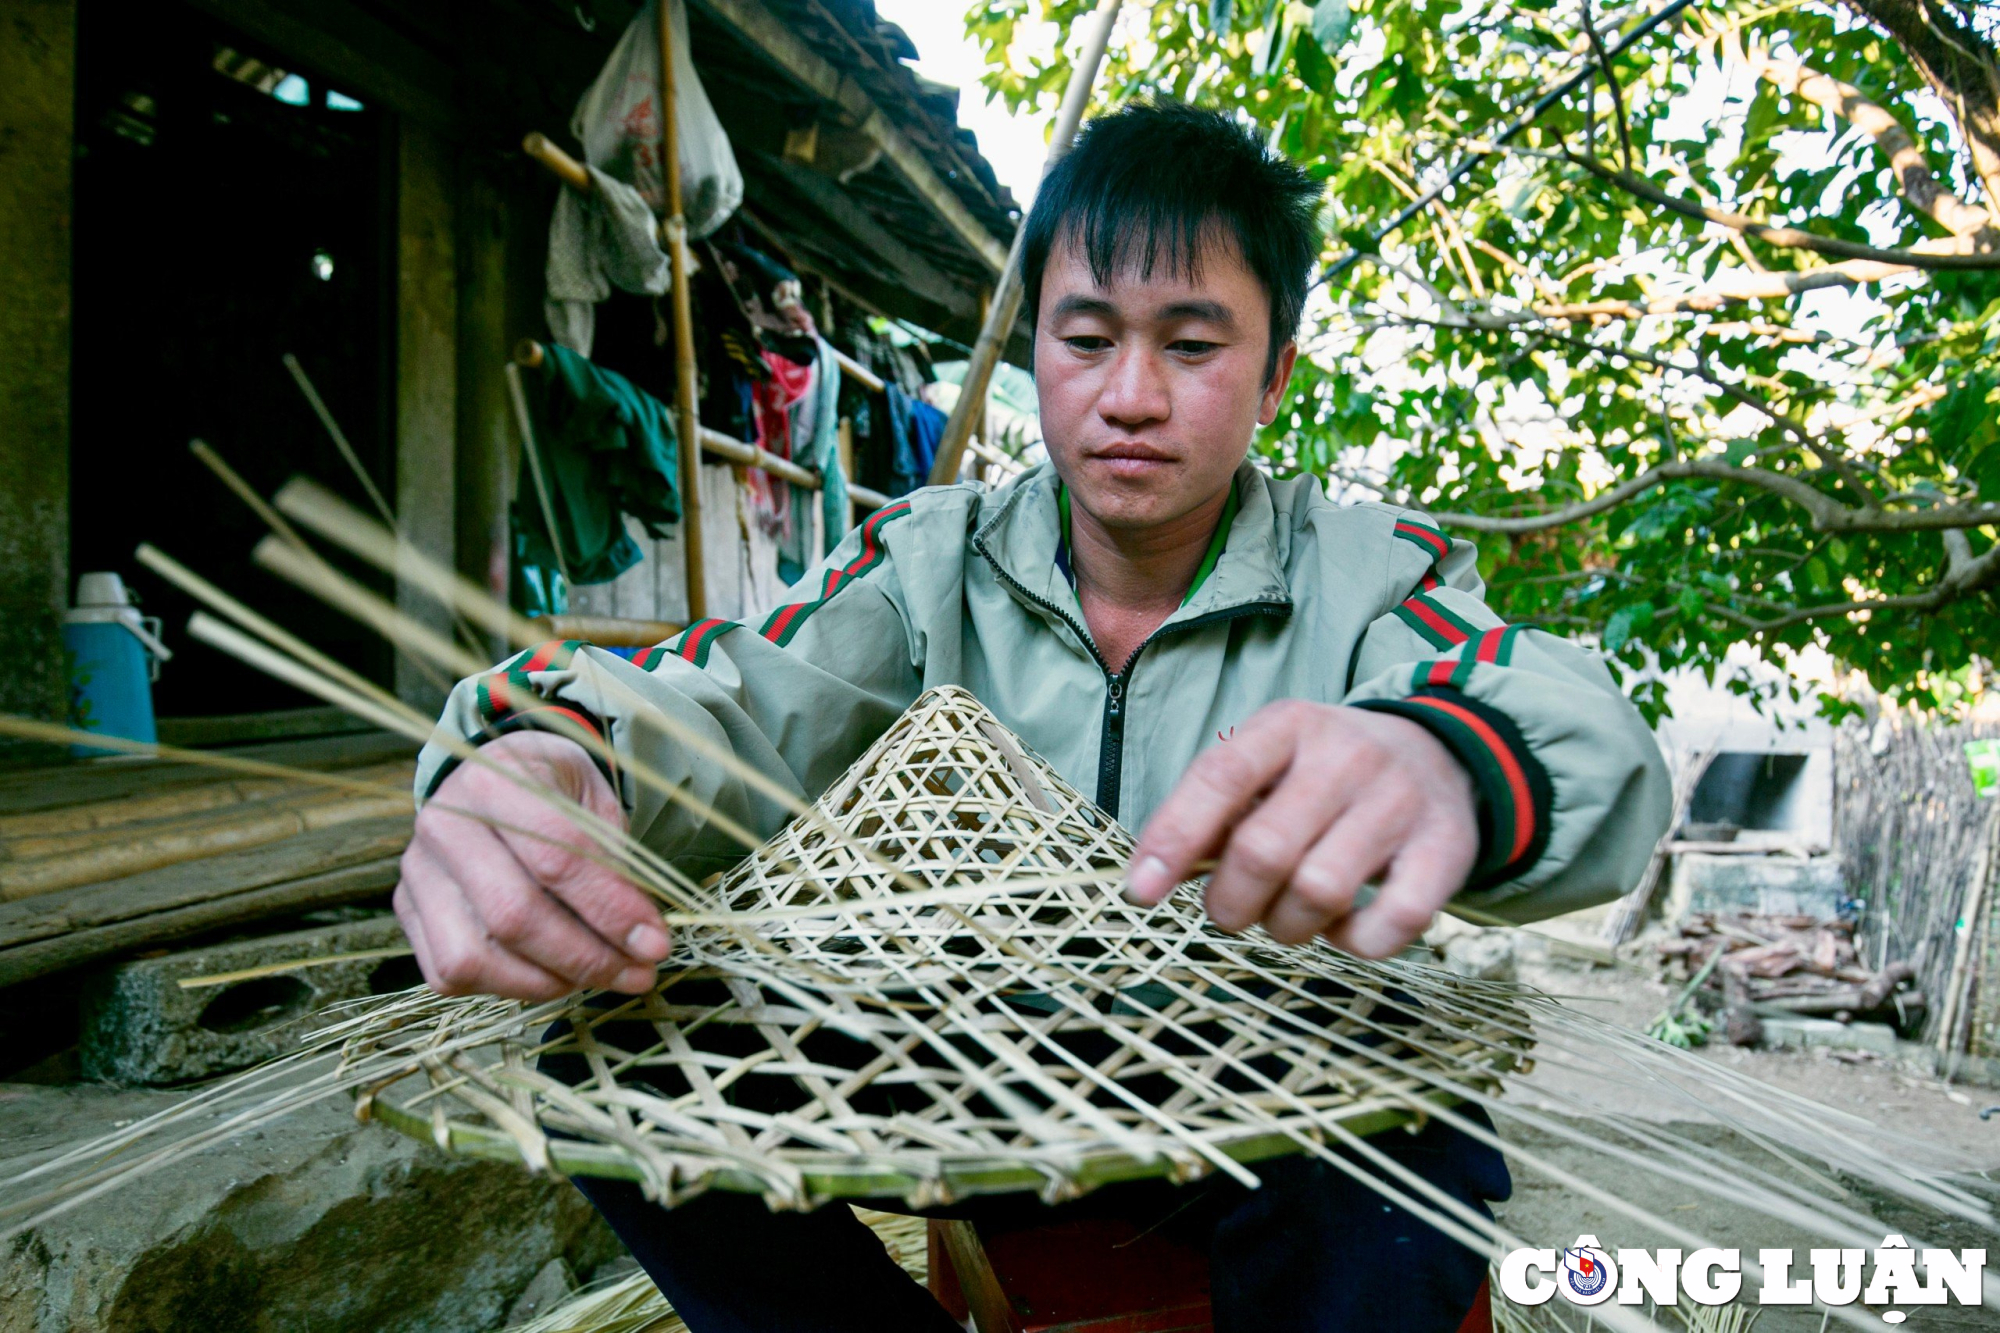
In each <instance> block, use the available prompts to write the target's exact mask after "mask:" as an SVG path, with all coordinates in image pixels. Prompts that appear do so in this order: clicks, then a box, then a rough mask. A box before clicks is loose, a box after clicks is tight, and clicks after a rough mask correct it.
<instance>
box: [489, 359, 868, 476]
mask: <svg viewBox="0 0 2000 1333" xmlns="http://www.w3.org/2000/svg"><path fill="white" fill-rule="evenodd" d="M545 355H546V353H545V352H544V351H543V349H542V345H541V344H540V343H538V342H536V341H535V340H534V339H533V338H523V339H521V341H520V342H519V343H517V344H515V347H514V363H515V364H516V365H519V366H522V367H524V368H525V369H528V370H539V369H541V365H542V359H543V357H544V356H545ZM699 429H700V434H701V448H702V452H704V453H708V454H713V455H714V456H715V457H717V458H720V459H722V460H723V461H724V462H728V463H740V464H742V465H743V466H744V467H758V468H762V469H764V471H766V472H768V473H770V474H771V475H772V476H774V477H776V478H778V479H779V480H780V481H787V482H790V483H791V484H792V485H794V486H797V487H800V488H801V489H804V490H808V491H816V490H819V489H820V488H821V487H822V486H823V485H824V484H825V483H824V481H823V480H822V479H821V477H820V475H819V473H817V472H814V471H813V470H812V469H811V468H804V467H800V466H799V465H798V464H797V463H794V462H792V461H791V460H790V459H788V458H780V457H778V456H777V455H776V454H774V453H772V452H771V451H770V450H768V449H765V448H763V447H761V446H759V445H755V444H751V443H749V442H748V441H745V440H738V439H734V438H732V437H730V436H728V435H724V434H723V433H722V432H721V431H719V430H711V429H709V428H708V427H707V426H702V427H700V428H699ZM847 493H848V495H849V496H850V497H851V498H852V499H853V501H854V503H855V504H856V505H857V506H859V507H860V508H863V509H880V508H881V507H882V506H883V505H886V504H888V503H889V497H888V496H886V495H884V494H882V492H880V491H875V490H870V489H869V488H868V487H866V486H857V485H855V484H854V483H853V482H851V481H850V482H848V483H847Z"/></svg>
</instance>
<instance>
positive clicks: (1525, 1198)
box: [1495, 940, 2000, 1333]
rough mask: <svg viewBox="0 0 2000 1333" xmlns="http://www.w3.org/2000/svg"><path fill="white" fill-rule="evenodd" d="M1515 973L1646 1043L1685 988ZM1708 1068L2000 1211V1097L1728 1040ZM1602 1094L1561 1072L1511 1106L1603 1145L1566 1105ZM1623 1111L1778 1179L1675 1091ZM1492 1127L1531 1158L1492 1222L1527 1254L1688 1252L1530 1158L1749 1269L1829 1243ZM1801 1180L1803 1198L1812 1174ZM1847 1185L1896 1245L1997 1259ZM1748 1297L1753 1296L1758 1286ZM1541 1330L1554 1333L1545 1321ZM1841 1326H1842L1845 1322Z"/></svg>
mask: <svg viewBox="0 0 2000 1333" xmlns="http://www.w3.org/2000/svg"><path fill="white" fill-rule="evenodd" d="M1516 967H1517V972H1518V975H1519V979H1520V980H1521V981H1524V982H1526V983H1528V984H1530V985H1533V986H1536V987H1538V988H1540V989H1542V990H1544V991H1546V992H1548V993H1550V994H1554V995H1558V996H1562V997H1564V998H1565V999H1566V1000H1567V1001H1568V1002H1569V1003H1570V1004H1571V1005H1572V1006H1573V1007H1574V1008H1576V1009H1578V1010H1581V1011H1583V1012H1587V1013H1590V1014H1593V1015H1595V1016H1596V1017H1598V1018H1601V1019H1603V1020H1604V1021H1606V1022H1609V1023H1612V1024H1615V1025H1617V1026H1619V1027H1623V1028H1627V1029H1631V1030H1634V1031H1643V1030H1644V1029H1645V1028H1646V1026H1647V1025H1648V1024H1649V1023H1650V1022H1651V1021H1652V1020H1653V1018H1654V1016H1655V1015H1657V1014H1658V1013H1659V1012H1660V1011H1661V1009H1663V1008H1664V1007H1665V1006H1666V1004H1667V1002H1668V1000H1669V999H1670V998H1671V996H1672V993H1673V988H1670V987H1669V986H1667V985H1665V984H1662V983H1660V982H1657V981H1654V980H1653V979H1652V978H1651V976H1650V975H1649V973H1648V971H1647V970H1645V969H1644V968H1643V967H1641V966H1634V965H1632V964H1629V963H1626V964H1620V965H1618V966H1616V967H1599V966H1591V965H1588V964H1586V963H1583V962H1580V961H1577V960H1574V959H1571V958H1566V957H1562V956H1557V955H1555V954H1553V953H1552V952H1551V951H1550V950H1549V949H1548V948H1546V947H1545V946H1544V945H1542V944H1541V943H1539V942H1537V941H1533V940H1530V941H1527V942H1525V943H1524V944H1523V945H1522V946H1521V947H1520V948H1519V949H1518V950H1517V958H1516ZM1907 1054H1909V1052H1907V1051H1906V1052H1905V1055H1907ZM1696 1057H1697V1059H1698V1060H1700V1061H1707V1062H1713V1063H1715V1064H1718V1065H1721V1066H1725V1067H1727V1068H1729V1069H1731V1070H1733V1071H1736V1072H1737V1073H1740V1074H1745V1075H1748V1076H1750V1077H1751V1078H1754V1079H1757V1080H1759V1081H1761V1082H1763V1083H1765V1084H1768V1085H1770V1086H1771V1087H1773V1088H1777V1089H1781V1090H1783V1091H1785V1092H1788V1093H1792V1094H1796V1095H1797V1096H1800V1097H1805V1098H1809V1099H1811V1100H1812V1101H1814V1102H1817V1103H1819V1104H1821V1105H1823V1106H1825V1107H1827V1108H1829V1110H1830V1111H1832V1112H1839V1113H1844V1114H1845V1115H1846V1116H1852V1117H1860V1120H1859V1121H1848V1122H1846V1123H1845V1124H1844V1126H1843V1127H1844V1128H1845V1129H1846V1130H1847V1132H1848V1133H1850V1134H1853V1135H1855V1136H1856V1137H1859V1138H1862V1139H1866V1140H1869V1141H1871V1142H1875V1143H1877V1144H1878V1145H1881V1146H1883V1147H1884V1148H1885V1149H1887V1148H1889V1147H1890V1146H1891V1145H1894V1146H1895V1147H1896V1148H1897V1149H1898V1150H1899V1151H1898V1152H1897V1154H1896V1155H1898V1156H1899V1157H1903V1158H1905V1159H1906V1160H1913V1161H1916V1162H1919V1163H1921V1164H1922V1166H1923V1168H1924V1169H1926V1170H1930V1171H1944V1172H1950V1173H1952V1174H1954V1175H1955V1176H1956V1177H1957V1178H1958V1180H1959V1181H1960V1182H1962V1183H1964V1184H1965V1185H1966V1186H1967V1188H1968V1189H1971V1190H1972V1191H1973V1192H1976V1193H1981V1194H1984V1195H1985V1196H1986V1197H1987V1198H1989V1199H1996V1198H2000V1186H1996V1185H1995V1184H1994V1183H1993V1182H2000V1089H1996V1088H1984V1087H1976V1086H1965V1085H1955V1086H1948V1085H1946V1084H1945V1083H1944V1082H1943V1081H1942V1080H1940V1079H1939V1078H1937V1077H1936V1076H1935V1075H1933V1074H1930V1073H1928V1072H1920V1069H1919V1066H1917V1065H1916V1064H1915V1063H1913V1062H1907V1061H1906V1060H1905V1059H1903V1058H1900V1057H1882V1056H1877V1055H1872V1054H1861V1053H1857V1052H1839V1053H1835V1052H1831V1051H1827V1050H1824V1049H1819V1050H1810V1051H1799V1050H1767V1049H1745V1048H1738V1047H1732V1046H1728V1045H1726V1044H1724V1043H1722V1042H1720V1041H1719V1040H1718V1041H1716V1042H1715V1043H1714V1044H1712V1045H1710V1046H1707V1047H1704V1048H1701V1049H1700V1050H1698V1051H1697V1052H1696ZM1602 1094H1603V1088H1602V1086H1601V1085H1599V1084H1597V1083H1596V1081H1595V1080H1594V1079H1593V1078H1590V1077H1587V1076H1585V1075H1583V1074H1580V1073H1578V1072H1576V1071H1575V1070H1573V1069H1565V1068H1564V1067H1563V1063H1562V1062H1561V1061H1560V1060H1556V1059H1547V1060H1543V1061H1540V1062H1538V1063H1537V1065H1536V1067H1535V1069H1534V1071H1533V1072H1532V1073H1531V1074H1529V1075H1528V1076H1527V1077H1525V1078H1522V1079H1519V1080H1516V1081H1514V1082H1513V1083H1510V1085H1509V1088H1508V1091H1507V1094H1506V1097H1505V1102H1506V1103H1507V1104H1510V1105H1518V1106H1521V1107H1523V1108H1525V1109H1528V1110H1532V1111H1536V1112H1542V1113H1546V1114H1549V1115H1551V1116H1554V1117H1560V1118H1561V1119H1562V1120H1563V1121H1564V1122H1565V1123H1566V1124H1568V1125H1570V1126H1573V1127H1575V1128H1578V1129H1582V1130H1584V1131H1585V1135H1586V1137H1587V1136H1588V1135H1589V1134H1590V1133H1592V1132H1593V1131H1592V1129H1591V1127H1590V1125H1589V1122H1588V1121H1587V1120H1579V1119H1577V1118H1576V1117H1575V1114H1574V1113H1575V1109H1576V1108H1575V1106H1574V1104H1573V1103H1572V1102H1570V1101H1569V1098H1570V1097H1571V1096H1576V1095H1582V1096H1587V1097H1591V1096H1594V1097H1597V1098H1600V1099H1601V1097H1602ZM1986 1107H1994V1108H1996V1109H1995V1113H1994V1117H1993V1118H1992V1119H1991V1120H1985V1121H1982V1120H1981V1119H1980V1118H1979V1112H1980V1111H1981V1110H1982V1109H1984V1108H1986ZM1616 1109H1617V1110H1618V1111H1620V1112H1623V1113H1625V1114H1629V1115H1632V1116H1635V1117H1638V1118H1640V1119H1643V1120H1645V1121H1648V1122H1652V1123H1654V1124H1656V1125H1658V1126H1659V1127H1660V1128H1661V1129H1662V1130H1663V1131H1666V1132H1667V1133H1668V1134H1670V1135H1673V1136H1676V1137H1679V1138H1682V1139H1684V1140H1686V1141H1690V1142H1694V1143H1698V1144H1700V1145H1702V1146H1703V1147H1704V1148H1705V1149H1712V1150H1715V1151H1718V1152H1721V1153H1723V1154H1727V1155H1730V1156H1733V1157H1737V1158H1740V1159H1742V1160H1744V1161H1746V1162H1751V1163H1755V1164H1756V1165H1758V1166H1759V1167H1763V1168H1771V1167H1773V1165H1774V1163H1773V1159H1772V1158H1771V1157H1769V1156H1768V1155H1767V1154H1765V1153H1763V1152H1762V1151H1760V1150H1759V1149H1758V1148H1757V1147H1756V1146H1755V1145H1754V1144H1752V1143H1751V1142H1749V1141H1748V1140H1747V1139H1745V1138H1744V1137H1743V1136H1741V1135H1739V1134H1735V1133H1732V1132H1731V1131H1729V1130H1727V1129H1724V1128H1722V1127H1721V1126H1719V1125H1716V1124H1714V1123H1712V1122H1710V1123H1703V1116H1702V1111H1703V1110H1704V1108H1703V1107H1701V1106H1700V1105H1698V1104H1691V1103H1690V1102H1689V1101H1688V1100H1687V1099H1685V1098H1684V1097H1681V1098H1677V1097H1676V1096H1675V1095H1673V1094H1672V1093H1670V1092H1666V1091H1649V1090H1647V1089H1645V1088H1642V1087H1633V1088H1631V1089H1629V1090H1627V1089H1621V1090H1620V1094H1619V1100H1618V1101H1617V1104H1616ZM1495 1118H1496V1122H1497V1123H1498V1125H1499V1128H1500V1132H1501V1134H1502V1136H1503V1137H1504V1138H1505V1139H1507V1140H1508V1141H1509V1142H1510V1143H1511V1144H1514V1145H1517V1146H1518V1148H1519V1149H1520V1150H1521V1159H1520V1160H1518V1161H1514V1162H1512V1163H1511V1165H1512V1168H1513V1176H1514V1193H1513V1197H1512V1198H1511V1199H1510V1200H1508V1201H1507V1202H1506V1203H1504V1204H1502V1205H1499V1206H1498V1207H1497V1208H1496V1209H1495V1212H1496V1214H1497V1216H1498V1218H1499V1220H1500V1222H1501V1223H1502V1225H1503V1226H1505V1227H1507V1228H1508V1229H1509V1230H1510V1231H1512V1232H1513V1233H1514V1234H1516V1235H1518V1236H1520V1237H1521V1238H1523V1239H1524V1240H1526V1241H1527V1242H1528V1243H1530V1244H1536V1245H1552V1246H1565V1245H1569V1244H1572V1243H1574V1241H1575V1240H1576V1238H1577V1237H1578V1236H1581V1235H1595V1236H1596V1237H1598V1239H1599V1241H1600V1242H1601V1243H1602V1244H1603V1245H1604V1246H1605V1247H1606V1248H1608V1249H1611V1250H1613V1251H1615V1250H1616V1249H1617V1248H1618V1247H1621V1246H1631V1247H1645V1248H1651V1247H1659V1246H1667V1245H1676V1244H1679V1245H1683V1246H1685V1239H1684V1238H1676V1237H1672V1236H1669V1235H1666V1234H1663V1233H1660V1232H1655V1231H1649V1229H1648V1228H1647V1227H1645V1226H1643V1225H1641V1224H1639V1223H1637V1222H1635V1221H1634V1220H1633V1218H1632V1217H1630V1216H1629V1215H1627V1214H1626V1213H1624V1212H1622V1211H1621V1210H1620V1208H1619V1207H1617V1206H1616V1204H1613V1203H1607V1202H1605V1201H1603V1200H1598V1199H1592V1198H1590V1197H1588V1196H1587V1195H1585V1194H1583V1193H1581V1192H1579V1191H1577V1190H1575V1189H1572V1188H1570V1187H1569V1186H1567V1185H1565V1184H1564V1183H1563V1182H1561V1181H1559V1180H1557V1179H1554V1178H1553V1177H1552V1176H1551V1175H1550V1174H1548V1173H1547V1172H1545V1171H1542V1170H1539V1169H1537V1168H1535V1167H1534V1166H1532V1165H1529V1164H1528V1158H1529V1156H1531V1155H1532V1156H1533V1157H1538V1158H1540V1159H1541V1160H1542V1161H1543V1162H1546V1163H1550V1164H1552V1165H1553V1166H1555V1167H1556V1168H1558V1169H1560V1170H1563V1171H1568V1172H1572V1173H1574V1174H1575V1175H1576V1176H1577V1177H1580V1178H1582V1179H1583V1180H1585V1181H1588V1182H1591V1183H1592V1184H1595V1185H1597V1186H1600V1187H1603V1188H1605V1189H1606V1190H1608V1191H1609V1193H1610V1194H1611V1195H1613V1196H1614V1197H1615V1200H1616V1201H1617V1203H1622V1204H1626V1205H1632V1206H1636V1207H1637V1208H1638V1209H1641V1210H1643V1211H1644V1212H1646V1213H1648V1214H1651V1215H1652V1216H1653V1217H1656V1218H1662V1219H1666V1220H1667V1221H1668V1222H1669V1223H1670V1224H1671V1225H1673V1226H1675V1227H1681V1228H1685V1229H1686V1230H1687V1231H1688V1232H1692V1233H1695V1234H1697V1235H1699V1236H1700V1237H1702V1238H1703V1243H1713V1244H1719V1245H1722V1246H1725V1247H1737V1248H1740V1249H1742V1250H1743V1251H1744V1252H1745V1258H1746V1259H1749V1258H1751V1257H1753V1256H1754V1253H1755V1251H1757V1250H1759V1249H1763V1248H1779V1249H1785V1248H1789V1249H1792V1250H1794V1251H1795V1252H1796V1254H1797V1255H1798V1259H1799V1261H1800V1263H1801V1265H1803V1262H1804V1260H1805V1257H1806V1251H1807V1250H1808V1249H1810V1248H1812V1247H1813V1246H1815V1245H1826V1244H1829V1243H1830V1242H1828V1241H1827V1240H1825V1239H1823V1238H1820V1237H1817V1236H1814V1235H1812V1234H1810V1233H1808V1232H1806V1231H1804V1230H1802V1229H1800V1228H1798V1227H1796V1226H1793V1225H1788V1224H1786V1223H1784V1222H1780V1221H1774V1220H1773V1219H1772V1218H1770V1217H1767V1216H1765V1215H1763V1214H1762V1213H1759V1212H1756V1211H1754V1210H1752V1209H1751V1208H1749V1207H1748V1206H1745V1205H1741V1204H1738V1203H1735V1202H1734V1201H1732V1200H1729V1199H1719V1198H1717V1197H1716V1196H1715V1195H1714V1194H1713V1193H1710V1192H1708V1191H1706V1190H1701V1189H1696V1188H1694V1187H1693V1186H1692V1185H1690V1184H1689V1183H1688V1182H1687V1181H1686V1180H1685V1179H1682V1178H1678V1177H1676V1176H1675V1175H1674V1174H1673V1173H1672V1172H1670V1171H1662V1172H1651V1171H1645V1170H1639V1169H1635V1168H1630V1167H1627V1166H1625V1165H1624V1164H1622V1163H1618V1162H1615V1161H1612V1160H1609V1159H1607V1158H1606V1157H1605V1156H1603V1155H1602V1154H1601V1153H1598V1152H1594V1151H1593V1150H1592V1148H1591V1146H1590V1145H1589V1143H1588V1142H1581V1143H1580V1142H1578V1141H1576V1140H1575V1139H1574V1138H1571V1137H1566V1136H1565V1135H1564V1134H1561V1133H1549V1132H1546V1131H1545V1130H1543V1129H1540V1128H1537V1127H1535V1126H1533V1125H1526V1124H1523V1123H1521V1122H1520V1121H1517V1120H1512V1119H1510V1118H1509V1117H1508V1116H1506V1115H1505V1114H1502V1115H1498V1116H1496V1117H1495ZM1863 1122H1867V1123H1863ZM1809 1165H1810V1166H1811V1168H1812V1169H1814V1170H1819V1169H1823V1168H1824V1167H1826V1166H1828V1165H1834V1166H1836V1167H1837V1164H1832V1163H1824V1162H1815V1163H1811V1164H1809ZM1777 1173H1778V1174H1779V1175H1781V1176H1782V1175H1785V1174H1787V1173H1786V1171H1785V1169H1784V1168H1783V1167H1782V1166H1780V1167H1777ZM1791 1178H1792V1179H1793V1180H1795V1181H1798V1182H1799V1183H1807V1182H1806V1181H1805V1179H1804V1177H1803V1176H1802V1175H1794V1176H1792V1177H1791ZM1842 1179H1844V1180H1846V1182H1847V1184H1848V1185H1849V1187H1850V1189H1849V1193H1848V1196H1847V1197H1846V1198H1845V1199H1844V1200H1841V1202H1843V1203H1845V1204H1846V1205H1847V1206H1849V1207H1852V1208H1854V1209H1856V1210H1858V1211H1859V1212H1861V1213H1865V1214H1867V1215H1869V1216H1872V1217H1873V1218H1875V1219H1878V1221H1879V1222H1880V1224H1881V1225H1882V1227H1883V1233H1882V1234H1884V1235H1886V1234H1888V1233H1889V1232H1890V1231H1892V1230H1893V1231H1896V1232H1902V1233H1907V1234H1908V1237H1909V1239H1910V1241H1911V1242H1912V1243H1913V1244H1915V1245H1918V1246H1922V1245H1923V1244H1925V1243H1929V1244H1934V1245H1946V1246H1949V1247H1952V1248H1972V1247H1986V1248H1988V1249H1990V1250H1992V1251H1993V1252H1994V1253H1996V1254H2000V1245H1996V1244H1995V1242H1996V1240H2000V1237H1996V1235H1995V1234H1994V1232H1993V1231H1991V1230H1989V1229H1986V1228H1984V1227H1981V1226H1978V1225H1975V1224H1972V1223H1969V1222H1966V1221H1964V1220H1962V1219H1959V1218H1953V1217H1949V1216H1946V1215H1944V1214H1941V1213H1937V1212H1935V1211H1933V1210H1930V1209H1928V1208H1918V1207H1915V1206H1913V1205H1911V1204H1910V1203H1909V1202H1908V1201H1906V1200H1904V1199H1902V1198H1900V1197H1896V1196H1895V1195H1893V1194H1892V1193H1890V1192H1888V1191H1882V1190H1878V1189H1875V1188H1874V1187H1871V1186H1869V1185H1867V1184H1866V1183H1865V1182H1858V1181H1855V1180H1854V1179H1853V1178H1852V1177H1845V1176H1843V1177H1842ZM1807 1187H1808V1188H1809V1189H1811V1190H1812V1191H1813V1192H1814V1193H1817V1194H1819V1195H1821V1197H1827V1194H1828V1191H1825V1190H1823V1189H1820V1188H1819V1187H1817V1186H1816V1185H1812V1184H1810V1183H1808V1186H1807ZM1795 1271H1796V1270H1795ZM1746 1286H1747V1287H1752V1288H1754V1284H1746ZM1742 1305H1743V1308H1744V1309H1745V1311H1746V1312H1754V1313H1755V1314H1756V1316H1757V1318H1756V1322H1755V1324H1754V1328H1755V1329H1756V1331H1757V1333H1813V1331H1814V1330H1819V1329H1821V1328H1822V1324H1821V1318H1822V1312H1821V1311H1819V1310H1817V1309H1814V1310H1809V1311H1808V1310H1800V1309H1787V1308H1781V1307H1762V1308H1759V1307H1758V1306H1757V1305H1756V1304H1755V1297H1754V1296H1747V1298H1746V1299H1745V1300H1744V1301H1743V1302H1742ZM1570 1313H1571V1314H1575V1313H1578V1312H1574V1311H1571V1312H1570ZM1880 1313H1881V1312H1879V1311H1873V1312H1871V1311H1864V1310H1862V1309H1861V1308H1860V1307H1858V1306H1857V1307H1854V1308H1853V1309H1852V1311H1851V1314H1852V1315H1856V1316H1860V1317H1862V1318H1866V1319H1868V1320H1869V1321H1870V1322H1871V1323H1872V1322H1873V1320H1874V1318H1875V1317H1876V1316H1877V1315H1879V1314H1880ZM1907 1314H1908V1322H1906V1323H1904V1324H1902V1325H1901V1327H1903V1328H1907V1329H1930V1330H1939V1331H1940V1333H1943V1331H1947V1330H1951V1331H1955V1330H1971V1329H1988V1330H1995V1329H2000V1313H1996V1312H1995V1311H1992V1310H1986V1309H1962V1308H1956V1307H1948V1308H1938V1307H1926V1308H1920V1309H1910V1310H1908V1311H1907ZM1572 1322H1574V1321H1572ZM1661 1322H1662V1326H1663V1327H1668V1328H1677V1327H1679V1325H1678V1324H1677V1323H1675V1322H1674V1321H1673V1320H1672V1319H1671V1318H1663V1319H1662V1321H1661ZM1530 1326H1531V1327H1536V1328H1540V1327H1543V1326H1544V1325H1543V1322H1542V1321H1541V1320H1540V1319H1539V1312H1538V1317H1537V1319H1536V1320H1532V1321H1530ZM1829 1326H1830V1327H1839V1326H1840V1325H1839V1324H1838V1323H1837V1322H1836V1323H1834V1324H1832V1325H1829ZM1884 1326H1886V1325H1884ZM1547 1327H1549V1328H1555V1327H1557V1325H1555V1324H1548V1325H1547Z"/></svg>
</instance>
